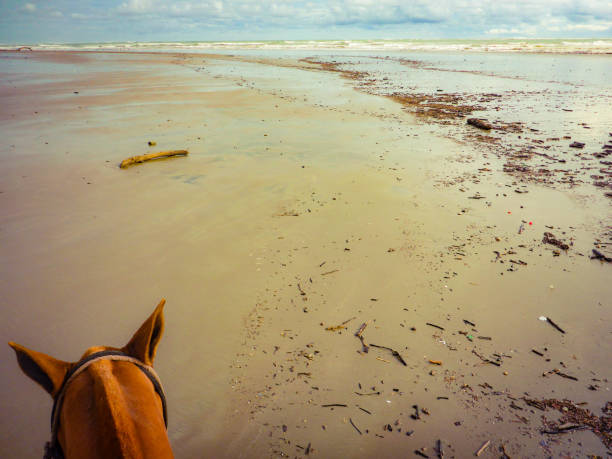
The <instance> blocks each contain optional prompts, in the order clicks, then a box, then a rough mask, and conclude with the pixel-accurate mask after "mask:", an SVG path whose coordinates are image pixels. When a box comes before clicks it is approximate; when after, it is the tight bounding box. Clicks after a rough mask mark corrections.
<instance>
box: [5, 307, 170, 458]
mask: <svg viewBox="0 0 612 459" xmlns="http://www.w3.org/2000/svg"><path fill="white" fill-rule="evenodd" d="M165 302H166V301H165V300H162V301H161V302H160V303H159V305H158V306H157V307H156V308H155V311H153V314H151V316H150V317H149V318H148V319H147V320H146V321H145V322H144V323H143V324H142V326H141V327H140V328H139V329H138V331H137V332H136V333H135V334H134V336H133V337H132V339H131V340H130V341H129V343H128V344H127V345H126V346H124V347H123V348H121V349H119V348H114V347H107V346H97V347H91V348H89V349H87V351H85V353H84V354H83V356H82V357H81V359H80V360H79V361H78V362H75V363H70V362H63V361H61V360H57V359H54V358H53V357H50V356H48V355H46V354H42V353H40V352H36V351H32V350H30V349H26V348H25V347H23V346H20V345H19V344H15V343H13V342H10V343H9V345H10V346H11V347H12V348H13V349H14V350H15V352H16V354H17V360H18V362H19V366H20V367H21V369H22V370H23V372H24V373H25V374H26V375H27V376H29V377H30V378H32V379H33V380H34V381H36V382H37V383H38V384H40V385H41V386H42V387H43V388H44V389H45V390H46V391H47V392H49V394H50V395H51V397H53V411H52V414H51V441H50V442H49V443H47V446H46V448H45V457H46V458H62V457H66V458H69V459H70V458H81V457H82V458H90V459H92V458H111V457H112V458H170V457H173V455H172V450H171V448H170V442H169V440H168V435H167V432H166V426H167V415H166V398H165V396H164V392H163V389H162V386H161V383H160V381H159V378H158V377H157V374H156V373H155V371H154V370H153V367H152V365H153V360H154V358H155V352H156V351H157V345H158V344H159V340H160V339H161V335H162V332H163V330H164V315H163V307H164V304H165Z"/></svg>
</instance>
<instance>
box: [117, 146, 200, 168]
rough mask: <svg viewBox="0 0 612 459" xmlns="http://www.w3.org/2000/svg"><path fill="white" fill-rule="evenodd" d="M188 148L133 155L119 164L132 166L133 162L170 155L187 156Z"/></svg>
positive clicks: (122, 166) (142, 161)
mask: <svg viewBox="0 0 612 459" xmlns="http://www.w3.org/2000/svg"><path fill="white" fill-rule="evenodd" d="M188 154H189V152H188V151H187V150H170V151H159V152H157V153H149V154H148V155H140V156H132V157H131V158H127V159H124V160H123V161H121V164H119V167H120V168H121V169H125V168H126V167H129V166H131V165H132V164H137V163H144V162H145V161H150V160H152V159H158V158H168V157H170V156H185V155H188Z"/></svg>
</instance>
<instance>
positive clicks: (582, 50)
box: [0, 38, 612, 54]
mask: <svg viewBox="0 0 612 459" xmlns="http://www.w3.org/2000/svg"><path fill="white" fill-rule="evenodd" d="M19 46H31V47H32V48H33V49H65V50H66V49H68V50H123V51H129V50H139V51H160V50H165V51H168V50H173V51H178V50H180V51H183V52H198V51H210V50H223V49H232V50H287V51H289V50H356V51H363V50H366V51H392V50H395V51H463V52H492V53H495V52H501V53H508V52H515V53H555V54H612V39H610V38H595V39H527V38H509V39H496V40H482V39H474V40H468V39H461V40H413V39H403V40H391V39H389V40H385V39H381V40H272V41H266V40H264V41H184V42H104V43H29V44H20V45H16V44H0V48H15V47H19Z"/></svg>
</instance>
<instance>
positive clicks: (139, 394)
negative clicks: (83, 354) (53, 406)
mask: <svg viewBox="0 0 612 459" xmlns="http://www.w3.org/2000/svg"><path fill="white" fill-rule="evenodd" d="M60 416H61V418H60V430H59V432H58V434H59V435H58V436H59V441H60V444H61V446H62V449H63V450H64V453H65V456H66V458H67V459H70V458H73V457H88V458H97V457H100V458H102V457H105V458H108V457H113V458H114V457H116V458H146V457H160V458H165V457H172V452H171V450H170V444H169V441H168V436H167V434H166V428H165V424H164V418H163V409H162V403H161V399H160V398H159V396H158V395H157V394H156V392H155V389H154V387H153V384H152V383H151V381H149V379H148V378H147V377H146V376H145V375H144V373H142V371H141V370H140V369H138V367H136V366H135V365H134V364H131V363H129V362H121V361H109V360H101V361H98V362H94V363H93V364H91V365H90V366H89V367H88V368H87V369H86V370H85V371H83V373H81V374H80V375H79V376H77V377H76V378H75V379H74V381H72V382H71V383H70V386H69V387H68V388H67V390H66V395H65V399H64V406H63V408H62V412H61V414H60Z"/></svg>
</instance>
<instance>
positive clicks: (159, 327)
mask: <svg viewBox="0 0 612 459" xmlns="http://www.w3.org/2000/svg"><path fill="white" fill-rule="evenodd" d="M164 304H166V300H164V299H162V300H161V301H160V302H159V304H158V305H157V307H156V308H155V311H153V314H151V315H150V316H149V318H148V319H147V320H145V322H144V323H143V324H142V325H141V326H140V328H139V329H138V331H137V332H136V333H134V336H132V339H131V340H130V342H129V343H127V345H126V346H125V347H124V348H123V351H124V352H125V353H126V354H128V355H131V356H132V357H135V358H137V359H138V360H140V361H141V362H143V363H144V364H145V365H153V360H154V359H155V352H156V351H157V345H158V344H159V340H160V339H161V336H162V333H163V331H164Z"/></svg>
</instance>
